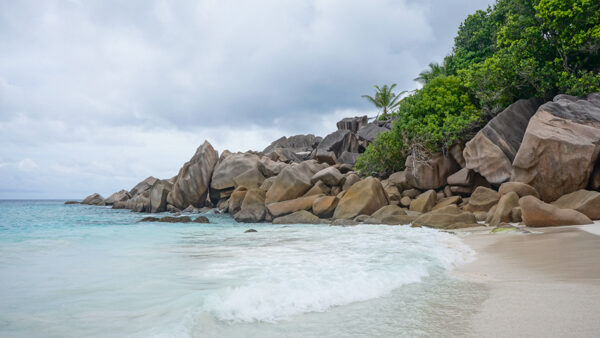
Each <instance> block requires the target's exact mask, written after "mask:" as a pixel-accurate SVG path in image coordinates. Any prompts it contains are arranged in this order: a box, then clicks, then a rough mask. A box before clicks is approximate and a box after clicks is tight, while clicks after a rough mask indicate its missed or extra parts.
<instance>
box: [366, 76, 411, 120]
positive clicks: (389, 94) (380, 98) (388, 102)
mask: <svg viewBox="0 0 600 338" xmlns="http://www.w3.org/2000/svg"><path fill="white" fill-rule="evenodd" d="M374 87H375V97H372V96H369V95H362V97H364V98H365V99H367V100H369V101H371V103H373V104H374V105H375V107H377V108H379V109H380V111H381V110H383V115H384V116H386V115H387V113H388V111H389V110H392V109H394V108H396V107H397V106H398V105H399V104H400V101H398V99H399V98H400V97H401V96H402V94H404V93H406V91H401V92H400V93H398V94H396V93H394V92H393V89H394V87H396V84H395V83H394V84H392V85H391V86H389V87H388V85H384V86H383V87H379V86H377V85H375V86H374ZM377 118H379V113H377V117H376V119H377Z"/></svg>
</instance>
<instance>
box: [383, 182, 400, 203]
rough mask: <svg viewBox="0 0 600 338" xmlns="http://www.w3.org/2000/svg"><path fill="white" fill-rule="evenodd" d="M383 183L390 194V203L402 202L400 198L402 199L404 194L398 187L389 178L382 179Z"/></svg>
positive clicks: (384, 188) (386, 191)
mask: <svg viewBox="0 0 600 338" xmlns="http://www.w3.org/2000/svg"><path fill="white" fill-rule="evenodd" d="M381 185H382V186H383V190H385V193H386V194H387V195H388V197H389V199H390V203H391V204H395V205H398V203H400V199H402V194H401V192H400V190H399V189H398V187H397V186H396V185H395V184H394V183H393V182H391V181H390V180H389V179H387V180H383V181H381Z"/></svg>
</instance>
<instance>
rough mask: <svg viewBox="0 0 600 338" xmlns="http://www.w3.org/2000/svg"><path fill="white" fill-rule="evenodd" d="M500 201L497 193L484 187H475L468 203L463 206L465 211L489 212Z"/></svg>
mask: <svg viewBox="0 0 600 338" xmlns="http://www.w3.org/2000/svg"><path fill="white" fill-rule="evenodd" d="M499 200H500V194H499V193H498V192H497V191H494V190H492V189H489V188H486V187H477V189H475V191H474V192H473V194H472V195H471V197H470V198H469V202H468V203H467V205H466V206H465V208H464V209H465V210H467V211H472V212H474V211H486V212H487V211H489V210H490V209H491V208H492V207H493V206H494V205H496V203H498V201H499Z"/></svg>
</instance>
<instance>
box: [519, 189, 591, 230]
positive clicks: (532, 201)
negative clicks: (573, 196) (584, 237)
mask: <svg viewBox="0 0 600 338" xmlns="http://www.w3.org/2000/svg"><path fill="white" fill-rule="evenodd" d="M519 206H520V207H521V216H522V217H523V223H525V225H527V226H530V227H547V226H561V225H583V224H591V223H592V220H591V219H589V217H587V216H586V215H584V214H582V213H580V212H579V211H576V210H573V209H561V208H558V207H555V206H553V205H551V204H548V203H544V202H542V201H540V200H539V199H537V198H535V197H533V196H525V197H521V199H520V200H519Z"/></svg>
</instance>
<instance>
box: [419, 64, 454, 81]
mask: <svg viewBox="0 0 600 338" xmlns="http://www.w3.org/2000/svg"><path fill="white" fill-rule="evenodd" d="M440 75H446V67H444V66H443V65H440V64H439V63H437V62H432V63H430V64H429V69H426V70H424V71H422V72H420V73H419V76H417V77H416V78H414V80H415V81H417V82H419V83H421V84H426V83H427V82H429V81H431V79H433V78H435V77H437V76H440Z"/></svg>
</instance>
